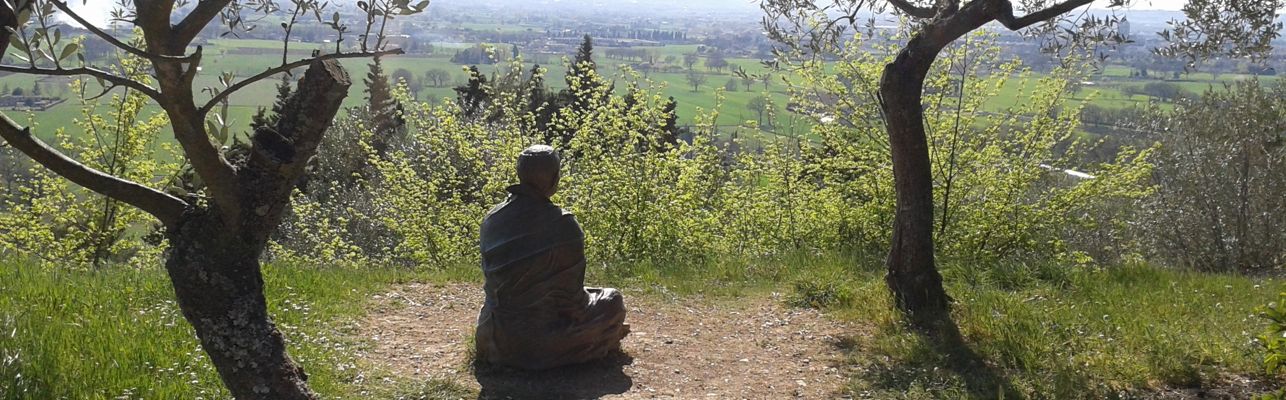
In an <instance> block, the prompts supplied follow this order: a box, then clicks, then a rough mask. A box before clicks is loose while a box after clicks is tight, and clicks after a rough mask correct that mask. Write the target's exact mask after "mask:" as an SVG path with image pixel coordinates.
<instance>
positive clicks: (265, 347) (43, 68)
mask: <svg viewBox="0 0 1286 400" xmlns="http://www.w3.org/2000/svg"><path fill="white" fill-rule="evenodd" d="M357 5H358V7H359V8H360V9H361V10H362V12H363V13H364V15H365V20H364V21H361V24H360V25H359V29H362V30H361V31H360V33H358V32H350V31H349V29H350V28H349V27H348V26H347V25H345V24H344V23H343V22H342V21H341V20H340V13H339V12H338V11H334V12H333V13H331V11H332V10H328V9H327V3H325V2H322V1H318V0H289V2H283V3H281V4H278V2H275V1H273V0H201V1H196V2H192V1H187V0H133V1H129V0H122V1H120V2H119V3H118V6H117V7H116V9H115V10H113V12H112V18H113V19H114V20H115V21H116V22H118V23H123V24H128V25H133V26H134V27H135V28H136V31H137V32H140V33H141V35H137V36H141V40H139V39H138V38H137V37H136V38H135V39H129V38H128V37H126V36H124V35H114V34H112V33H109V32H107V31H105V30H103V29H102V28H100V27H96V26H94V25H93V24H91V23H89V22H87V21H86V20H85V19H84V18H83V17H82V16H80V15H78V14H77V13H76V12H75V11H74V10H73V9H72V8H71V7H70V6H69V5H68V3H67V2H66V1H65V0H5V2H4V3H3V4H0V24H3V25H4V27H5V28H6V29H4V30H2V31H0V54H3V53H5V52H6V51H8V50H11V49H12V50H13V53H15V54H17V55H16V56H15V58H17V59H18V60H19V61H20V63H18V64H5V65H0V71H3V72H8V73H15V74H27V75H54V76H83V77H89V78H93V79H95V80H97V81H98V83H99V85H100V86H101V87H102V88H103V93H104V94H106V93H108V92H110V91H111V90H113V89H115V88H121V87H124V88H129V89H130V90H133V91H137V92H139V93H142V94H144V95H146V96H147V97H148V98H150V100H151V101H154V102H155V104H156V105H158V106H159V107H160V109H161V110H163V112H164V113H165V115H166V116H167V117H168V119H169V122H170V126H171V128H172V130H173V134H174V139H175V141H177V142H178V144H179V145H180V147H181V149H182V152H183V155H184V156H185V158H186V162H187V163H188V164H189V165H190V166H191V169H192V171H193V172H194V173H195V175H196V177H197V178H198V179H199V181H200V182H201V183H202V184H201V187H202V188H201V189H200V190H198V191H196V192H188V193H177V194H176V193H175V192H171V191H161V190H157V189H154V188H152V187H150V186H149V185H147V184H148V182H134V181H129V180H126V179H124V178H122V177H119V176H113V175H110V174H108V173H105V172H103V171H100V170H96V169H93V168H90V167H88V166H86V165H84V164H82V163H80V162H78V161H77V160H74V159H72V158H71V157H69V156H68V155H66V154H64V153H62V152H60V151H59V150H58V149H56V148H54V147H52V146H50V145H48V144H46V143H44V142H43V141H41V140H40V139H39V138H38V137H37V136H36V135H34V134H33V132H32V131H31V129H30V128H29V127H22V126H20V125H19V124H18V123H16V122H14V121H13V120H12V119H10V118H8V117H7V116H6V117H3V118H0V137H3V138H4V140H5V142H7V143H8V144H9V145H10V146H12V147H13V148H14V149H17V150H18V151H20V152H22V153H24V154H25V155H26V156H27V157H29V158H31V159H32V160H33V161H35V162H36V163H39V164H40V165H42V166H44V167H45V168H47V169H49V170H50V171H52V172H54V173H56V174H58V175H60V176H62V177H64V178H67V179H68V180H70V181H72V182H74V183H76V184H78V185H81V186H84V187H85V188H88V189H90V190H93V191H95V192H97V193H99V194H102V195H103V196H107V197H109V198H112V199H116V200H118V201H121V202H123V203H127V204H130V205H132V206H134V207H137V208H139V209H141V210H143V211H146V212H147V213H148V214H151V215H152V216H154V217H155V218H156V219H157V220H158V221H159V222H160V224H161V225H162V226H163V227H164V233H165V237H166V239H167V241H168V245H169V251H168V252H167V256H166V258H167V259H166V261H165V267H166V271H167V273H168V275H169V277H170V280H171V283H172V284H173V286H174V292H175V295H176V297H177V298H178V305H179V308H180V309H181V310H182V312H183V316H184V318H186V319H187V321H188V322H189V323H191V325H192V327H193V328H194V330H195V331H196V334H197V337H198V338H199V339H200V343H201V347H202V348H203V349H204V350H205V352H206V354H207V355H208V356H209V357H210V361H211V362H212V363H213V364H214V366H215V369H216V370H217V371H218V372H219V376H220V377H221V379H222V380H223V383H224V384H225V385H226V386H227V387H228V389H229V391H230V392H231V393H232V395H233V396H235V397H236V398H238V399H313V398H316V397H317V396H316V395H315V394H314V393H313V392H312V391H311V390H310V389H309V387H308V385H307V382H306V380H307V375H306V374H305V373H304V371H303V369H302V368H301V367H300V366H299V365H297V364H296V363H295V362H293V361H292V360H291V358H290V356H289V355H288V354H287V353H286V346H285V342H284V340H283V338H282V335H281V332H280V331H278V330H277V328H276V326H275V325H274V323H273V321H272V319H271V318H270V316H269V315H268V310H267V307H266V302H265V299H264V291H263V289H264V281H263V277H262V275H261V271H260V264H259V258H260V255H261V254H262V252H263V251H264V248H265V246H266V244H267V242H268V238H269V235H271V234H272V233H273V232H274V231H275V230H276V229H277V226H278V224H279V222H280V221H281V219H282V216H283V214H284V212H285V211H286V210H287V208H288V207H289V206H290V195H291V191H292V190H293V189H294V188H295V187H296V182H297V181H299V179H300V178H301V177H302V176H303V174H304V173H305V166H306V165H307V164H308V160H309V159H311V158H312V157H313V155H314V154H315V153H316V150H317V145H318V143H319V142H320V141H321V138H322V135H323V133H325V132H326V130H327V129H328V128H329V127H330V125H331V122H332V120H333V118H334V116H335V114H336V112H337V111H338V110H339V108H340V103H341V101H342V100H343V99H344V97H345V96H346V95H347V93H348V88H349V86H350V85H351V79H350V78H349V75H348V73H347V72H346V71H345V70H344V68H343V67H342V66H341V65H340V64H339V62H338V60H339V59H343V58H365V57H375V56H381V55H388V54H398V53H401V50H399V49H392V50H383V47H384V44H385V42H386V37H385V34H384V26H385V25H386V23H387V22H388V20H389V18H391V17H392V16H395V15H406V14H413V13H417V12H420V11H422V10H423V9H424V8H425V7H427V5H428V1H424V2H420V3H418V4H411V3H410V0H371V1H369V2H367V1H361V2H357ZM60 13H61V14H63V15H65V16H66V17H67V18H69V19H71V20H73V21H75V22H76V23H77V24H79V25H81V26H82V27H84V28H85V29H86V30H88V31H89V32H90V33H91V34H92V35H95V36H97V37H98V38H99V39H101V40H103V41H105V42H107V43H110V44H111V45H113V46H114V47H115V48H116V49H117V50H118V51H120V52H125V53H129V54H131V55H133V56H137V57H141V58H143V59H145V60H147V61H148V63H149V64H150V66H151V71H150V74H151V77H152V78H154V79H137V78H131V77H129V76H126V75H121V74H118V73H116V72H114V71H117V70H119V69H118V68H114V67H113V66H110V65H107V66H100V65H93V64H91V63H89V62H87V61H86V58H85V57H83V56H81V55H80V54H81V48H80V46H79V45H78V44H77V41H75V40H73V39H71V38H65V37H63V36H62V29H60V27H59V24H58V22H57V21H58V19H57V17H58V14H60ZM282 13H284V14H285V15H286V19H285V21H286V22H282V23H281V29H283V31H284V38H285V39H284V40H283V41H282V43H283V45H282V54H283V59H282V63H281V64H280V65H277V66H274V67H271V68H267V69H265V70H264V71H263V72H261V73H258V74H256V75H254V76H250V77H246V78H243V79H237V77H235V76H234V75H232V74H230V73H223V74H220V76H219V81H220V83H221V85H222V87H218V88H196V87H194V82H195V80H196V78H197V76H198V75H200V74H201V68H200V66H201V60H202V57H203V52H202V47H201V46H192V44H193V41H194V40H195V39H197V37H198V36H199V35H201V34H202V32H203V31H205V30H206V29H207V26H208V25H211V24H212V23H214V21H215V20H216V19H218V20H219V21H221V25H223V26H224V27H225V30H224V33H225V34H227V33H236V32H239V31H244V30H249V29H253V26H252V25H251V22H249V21H252V20H255V19H256V18H258V17H255V16H254V14H282ZM302 19H315V20H316V21H317V22H319V23H324V24H327V25H329V26H330V27H331V28H332V29H334V30H335V33H336V35H338V39H339V40H337V41H336V46H335V48H334V52H331V53H327V54H321V53H320V52H315V53H314V54H313V56H311V57H307V58H304V59H301V60H297V61H288V60H287V59H286V58H285V57H286V55H288V54H289V52H288V50H289V49H288V46H289V43H290V41H289V36H290V32H291V30H292V28H293V27H294V26H295V23H296V22H298V21H299V20H302ZM175 21H177V22H175ZM350 36H351V37H350ZM346 44H347V46H345V45H346ZM303 67H307V71H306V72H305V73H304V74H303V76H302V78H300V80H299V83H298V88H297V89H296V90H295V91H294V93H293V95H292V96H291V97H290V98H289V100H288V101H287V102H286V104H285V106H284V107H283V108H282V110H280V113H279V114H280V115H279V117H280V118H279V119H278V120H277V121H275V124H272V125H269V126H264V127H262V128H260V129H257V130H256V131H255V132H254V133H253V134H252V135H250V136H251V137H250V140H249V142H250V143H249V144H248V145H247V146H245V152H243V153H237V154H236V155H237V156H236V157H231V156H228V154H229V153H228V152H225V151H224V150H223V149H221V146H219V145H217V144H216V142H215V141H212V138H218V139H216V141H218V142H222V141H224V140H225V139H226V137H227V135H228V128H229V127H228V126H227V124H225V122H226V121H227V118H226V115H221V113H222V112H224V111H223V110H226V107H224V105H226V104H227V103H226V101H227V100H228V98H229V96H231V95H232V94H233V93H236V92H237V91H239V90H241V89H244V88H246V87H248V86H250V85H254V84H256V83H258V82H260V81H262V80H265V79H268V78H271V77H275V76H278V75H280V74H285V73H289V72H290V71H292V70H295V69H299V68H303Z"/></svg>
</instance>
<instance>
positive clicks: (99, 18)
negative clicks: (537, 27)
mask: <svg viewBox="0 0 1286 400" xmlns="http://www.w3.org/2000/svg"><path fill="white" fill-rule="evenodd" d="M642 1H647V0H642ZM690 1H696V2H700V1H709V0H690ZM714 1H719V2H722V3H727V0H714ZM744 1H745V3H746V5H747V6H748V7H750V6H753V4H754V1H753V0H744ZM1108 1H1109V0H1098V2H1097V3H1095V6H1098V7H1103V6H1106V5H1107V4H1108ZM1184 1H1185V0H1135V1H1134V2H1135V3H1136V4H1134V5H1132V6H1131V7H1130V9H1132V10H1178V9H1179V8H1181V7H1183V2H1184ZM115 4H116V2H115V1H103V0H95V1H86V2H81V1H72V2H71V6H72V9H74V10H76V12H77V13H79V14H80V15H81V16H83V17H85V19H86V20H89V21H90V22H92V23H94V25H98V26H105V25H107V19H108V16H109V13H110V11H111V9H112V7H113V6H114V5H115ZM68 22H70V21H68Z"/></svg>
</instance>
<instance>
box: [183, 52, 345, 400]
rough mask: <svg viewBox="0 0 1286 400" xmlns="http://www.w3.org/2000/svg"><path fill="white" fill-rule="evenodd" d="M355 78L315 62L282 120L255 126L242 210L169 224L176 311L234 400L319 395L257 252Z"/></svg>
mask: <svg viewBox="0 0 1286 400" xmlns="http://www.w3.org/2000/svg"><path fill="white" fill-rule="evenodd" d="M349 85H350V81H349V77H348V74H347V72H345V71H344V69H343V67H341V66H340V65H339V62H338V61H335V60H325V61H317V62H314V63H313V64H312V66H311V67H310V68H309V69H308V72H307V73H305V74H304V78H303V80H301V81H300V83H299V88H298V90H296V91H295V95H294V96H293V97H291V99H290V100H289V101H288V102H287V105H286V107H285V108H284V110H283V111H282V113H281V118H280V120H279V122H278V124H277V126H276V127H275V128H268V129H262V130H260V131H257V132H255V135H254V137H253V140H252V141H253V142H254V147H253V149H252V153H251V155H250V157H249V159H248V160H247V161H245V165H242V166H239V167H238V168H237V179H239V181H240V182H239V184H238V185H237V187H239V188H241V191H240V192H239V193H236V196H235V197H236V202H237V204H240V205H241V210H240V211H239V212H236V213H226V212H219V210H218V207H217V206H212V207H211V208H209V209H190V210H189V211H188V212H187V213H186V214H184V215H183V217H182V218H180V220H179V222H178V223H177V224H174V225H175V226H173V227H171V228H170V229H168V230H167V231H168V235H169V236H168V237H169V240H170V246H171V249H170V252H169V258H168V260H167V262H166V270H167V271H168V272H169V275H170V280H171V281H172V282H173V284H174V293H175V294H176V295H177V297H178V299H179V308H180V309H182V310H183V316H184V317H185V318H186V319H187V320H188V322H190V323H191V324H192V327H193V328H194V329H195V330H196V333H197V337H199V338H200V339H201V347H202V348H203V349H205V351H206V354H208V355H209V356H210V361H211V362H213V363H214V366H215V369H217V370H218V371H219V376H220V378H222V379H223V382H224V384H225V385H227V387H228V390H230V391H231V392H232V395H233V396H234V397H236V398H237V399H240V400H246V399H265V400H267V399H290V400H294V399H315V398H316V397H317V396H316V395H315V394H314V393H313V392H312V391H310V390H309V389H308V385H307V379H308V376H307V375H306V374H305V373H304V370H303V369H302V368H301V367H299V366H298V365H297V364H295V362H294V361H292V360H291V359H290V356H289V355H287V353H286V346H285V342H284V341H283V339H282V335H281V332H280V331H278V330H277V327H276V326H275V325H274V324H273V322H272V319H271V318H270V317H269V316H268V309H267V303H266V302H265V300H264V294H263V289H264V283H263V275H262V273H261V271H260V265H259V257H260V256H261V255H262V254H263V251H264V249H265V247H267V243H268V237H269V235H271V234H272V232H273V231H274V230H276V228H277V225H278V224H279V223H280V222H281V218H282V215H283V213H284V211H285V210H286V209H287V207H289V205H290V194H291V191H292V190H293V189H294V187H295V185H294V183H295V182H296V181H297V180H298V179H300V178H301V177H302V176H303V174H304V166H305V165H306V164H307V162H308V160H309V159H310V158H312V156H313V155H314V154H316V151H317V145H318V144H319V143H320V142H321V137H322V134H324V133H325V132H326V130H327V129H328V128H329V127H330V124H331V121H332V120H333V118H334V116H335V114H336V113H337V112H338V111H339V107H340V103H341V102H343V100H344V97H345V95H346V94H347V92H348V87H349ZM238 217H239V219H233V218H238Z"/></svg>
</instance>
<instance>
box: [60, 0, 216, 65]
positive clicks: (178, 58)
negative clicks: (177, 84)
mask: <svg viewBox="0 0 1286 400" xmlns="http://www.w3.org/2000/svg"><path fill="white" fill-rule="evenodd" d="M50 2H51V3H53V4H54V6H55V7H58V9H59V10H62V12H63V14H67V16H68V17H71V19H72V20H74V21H76V23H78V24H80V25H81V26H82V27H84V28H85V29H86V30H88V31H89V32H90V33H93V34H94V35H95V36H98V37H100V38H102V39H103V40H105V41H107V43H111V44H112V45H113V46H116V47H117V48H119V49H121V50H125V52H127V53H130V54H133V55H136V56H139V57H143V58H144V59H148V60H153V61H158V60H160V61H177V62H186V61H190V60H191V59H192V57H193V56H191V55H188V56H167V55H161V54H155V53H150V52H147V51H146V50H143V49H140V48H137V47H134V46H130V45H129V44H128V43H125V42H122V41H120V39H117V38H116V37H115V36H112V35H111V34H109V33H107V32H104V31H103V30H102V29H99V28H98V27H97V26H94V24H91V23H89V21H86V20H85V18H83V17H81V16H80V15H79V14H76V13H75V12H74V11H72V10H71V8H70V7H67V3H64V2H62V1H60V0H50Z"/></svg>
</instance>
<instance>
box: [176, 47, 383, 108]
mask: <svg viewBox="0 0 1286 400" xmlns="http://www.w3.org/2000/svg"><path fill="white" fill-rule="evenodd" d="M397 54H403V51H402V49H391V50H381V51H374V52H358V53H331V54H324V55H320V56H317V57H310V58H305V59H302V60H299V61H295V62H292V63H289V64H284V65H281V66H278V67H274V68H269V69H267V70H265V71H263V72H260V73H259V74H258V75H255V76H252V77H249V78H246V79H242V80H241V81H239V82H237V83H235V84H233V85H232V86H229V87H228V88H227V89H224V90H223V91H221V92H219V94H216V95H215V96H214V97H213V98H211V99H210V101H209V102H206V103H205V105H204V106H202V107H201V115H205V114H207V113H209V112H210V110H213V109H214V107H216V106H218V105H219V102H221V101H223V100H225V99H227V98H228V96H231V95H232V93H235V92H236V91H238V90H241V89H244V88H245V87H246V86H250V85H251V84H253V83H255V82H259V81H262V80H264V79H268V78H271V77H272V76H273V75H276V74H280V73H282V72H287V71H290V70H292V69H295V68H299V67H303V66H306V65H309V64H312V63H313V62H315V61H326V60H338V59H342V58H366V57H379V56H385V55H397Z"/></svg>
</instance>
